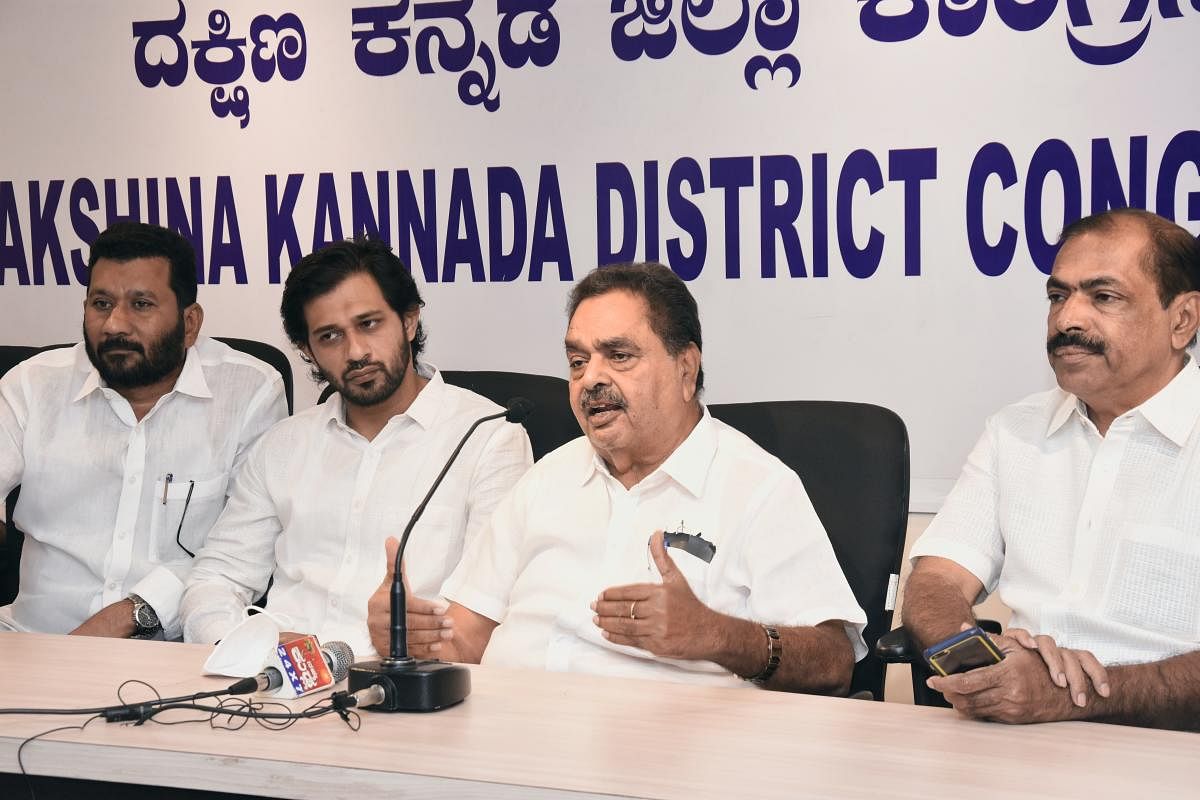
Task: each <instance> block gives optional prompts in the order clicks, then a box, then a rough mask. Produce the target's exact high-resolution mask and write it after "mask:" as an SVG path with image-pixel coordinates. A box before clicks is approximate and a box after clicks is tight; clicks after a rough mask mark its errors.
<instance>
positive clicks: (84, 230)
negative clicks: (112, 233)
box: [71, 178, 100, 286]
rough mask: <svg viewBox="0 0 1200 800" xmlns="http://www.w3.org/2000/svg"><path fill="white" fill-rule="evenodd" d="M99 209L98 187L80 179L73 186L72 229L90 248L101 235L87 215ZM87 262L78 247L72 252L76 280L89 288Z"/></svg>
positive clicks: (72, 266)
mask: <svg viewBox="0 0 1200 800" xmlns="http://www.w3.org/2000/svg"><path fill="white" fill-rule="evenodd" d="M85 204H86V211H85ZM99 209H100V198H99V197H98V196H97V194H96V186H95V185H94V184H93V183H92V182H91V181H89V180H88V179H87V178H80V179H78V180H77V181H75V182H74V183H73V184H71V228H72V229H73V230H74V231H75V235H76V236H77V237H79V241H81V242H83V243H84V244H85V245H87V246H88V247H89V248H90V247H91V246H92V242H94V241H96V237H97V236H99V235H100V229H99V228H98V227H96V223H95V221H94V220H93V219H92V218H91V217H89V216H88V215H87V211H98V210H99ZM87 262H88V260H87V259H86V258H84V257H83V250H82V248H78V247H77V248H75V249H73V250H71V269H72V270H74V271H75V280H77V281H78V282H79V283H81V284H82V285H84V286H87V282H88V269H87Z"/></svg>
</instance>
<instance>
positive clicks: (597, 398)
mask: <svg viewBox="0 0 1200 800" xmlns="http://www.w3.org/2000/svg"><path fill="white" fill-rule="evenodd" d="M579 405H580V407H581V408H583V409H584V410H586V409H587V407H588V406H601V405H603V406H618V407H620V408H624V407H625V398H624V397H622V396H621V393H620V392H618V391H616V390H615V389H613V388H612V387H611V386H593V387H592V388H591V389H584V390H583V392H581V393H580V395H579Z"/></svg>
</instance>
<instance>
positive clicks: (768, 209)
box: [759, 156, 808, 278]
mask: <svg viewBox="0 0 1200 800" xmlns="http://www.w3.org/2000/svg"><path fill="white" fill-rule="evenodd" d="M759 171H760V173H761V174H760V176H759V180H760V181H761V183H762V189H761V193H760V195H759V217H760V220H759V240H760V247H761V251H762V276H763V277H764V278H774V277H775V234H776V232H778V233H779V238H780V239H782V240H783V253H784V258H786V259H787V265H788V274H789V275H791V276H792V277H793V278H804V277H806V276H807V275H808V272H807V269H806V268H805V265H804V249H803V247H802V246H801V245H800V234H799V232H798V231H797V230H796V220H797V219H798V218H799V217H800V209H801V208H802V207H803V206H804V174H803V172H802V171H801V170H800V162H799V161H797V160H796V159H795V158H793V157H792V156H763V157H762V159H761V160H760V161H759ZM776 183H783V184H784V185H785V186H786V187H787V192H786V195H787V196H786V198H785V199H784V200H782V201H780V200H778V199H777V196H776V193H775V184H776Z"/></svg>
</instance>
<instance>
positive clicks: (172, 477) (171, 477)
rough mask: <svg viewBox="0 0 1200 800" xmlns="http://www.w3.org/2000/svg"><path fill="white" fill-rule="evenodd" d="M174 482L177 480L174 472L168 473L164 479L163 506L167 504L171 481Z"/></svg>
mask: <svg viewBox="0 0 1200 800" xmlns="http://www.w3.org/2000/svg"><path fill="white" fill-rule="evenodd" d="M173 480H175V474H174V473H173V472H168V473H167V474H166V476H165V477H164V478H163V499H162V504H163V505H164V506H165V505H166V504H167V492H168V491H170V489H171V481H173Z"/></svg>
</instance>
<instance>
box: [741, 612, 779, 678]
mask: <svg viewBox="0 0 1200 800" xmlns="http://www.w3.org/2000/svg"><path fill="white" fill-rule="evenodd" d="M762 629H763V632H764V633H765V634H766V635H767V665H766V666H765V667H763V668H762V672H760V673H758V674H757V675H755V676H753V677H750V678H747V679H746V680H748V681H750V682H751V683H753V684H754V685H755V686H764V685H766V683H767V681H769V680H771V676H772V675H774V674H775V670H777V669H779V659H780V656H782V655H783V642H781V641H780V640H779V631H777V630H776V629H775V628H774V627H773V626H771V625H763V626H762Z"/></svg>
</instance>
